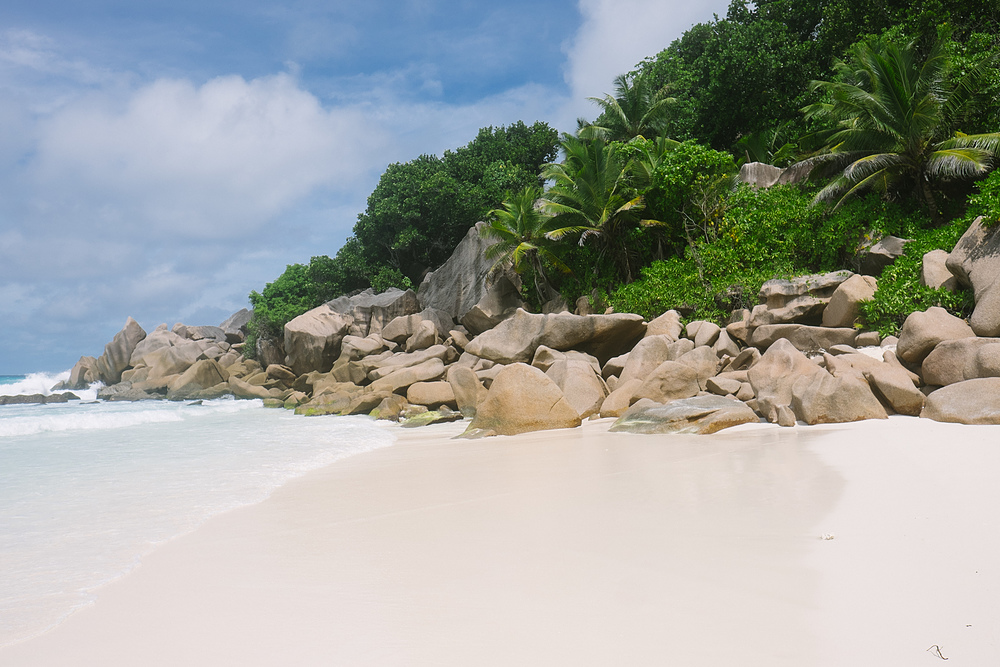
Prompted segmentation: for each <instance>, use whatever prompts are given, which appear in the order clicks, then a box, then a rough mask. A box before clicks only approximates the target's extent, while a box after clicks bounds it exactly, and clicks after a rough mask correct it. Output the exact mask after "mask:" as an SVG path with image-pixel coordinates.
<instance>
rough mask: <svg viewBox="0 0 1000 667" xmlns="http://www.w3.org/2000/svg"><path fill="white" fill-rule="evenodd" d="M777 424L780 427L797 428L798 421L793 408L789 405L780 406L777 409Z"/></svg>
mask: <svg viewBox="0 0 1000 667" xmlns="http://www.w3.org/2000/svg"><path fill="white" fill-rule="evenodd" d="M774 414H775V422H776V423H777V424H778V426H783V427H785V428H791V427H792V426H795V423H796V421H797V420H796V419H795V413H794V412H792V408H791V407H790V406H788V405H779V406H778V407H777V408H775V413H774Z"/></svg>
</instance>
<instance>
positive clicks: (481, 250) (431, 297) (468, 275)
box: [417, 222, 493, 331]
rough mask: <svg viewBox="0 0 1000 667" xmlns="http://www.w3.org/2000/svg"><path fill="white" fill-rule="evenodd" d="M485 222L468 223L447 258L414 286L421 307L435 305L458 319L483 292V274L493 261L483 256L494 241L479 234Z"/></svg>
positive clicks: (484, 288) (484, 278) (476, 301)
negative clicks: (461, 237) (471, 224)
mask: <svg viewBox="0 0 1000 667" xmlns="http://www.w3.org/2000/svg"><path fill="white" fill-rule="evenodd" d="M484 224H485V223H482V222H478V223H476V224H475V225H474V226H472V227H470V228H469V231H468V233H466V235H465V237H464V238H463V239H462V240H461V241H460V242H459V244H458V245H457V246H456V247H455V250H454V252H452V254H451V257H449V258H448V261H446V262H445V263H444V264H442V265H441V267H440V268H438V269H436V270H435V271H431V272H430V273H428V274H427V275H426V276H425V277H424V279H423V282H421V283H420V288H419V289H418V290H417V298H418V299H419V301H420V305H421V308H428V307H431V308H438V309H440V310H443V311H445V312H447V313H448V314H449V315H450V316H451V317H453V318H455V320H458V321H461V319H462V318H463V317H464V316H465V314H466V313H467V312H469V311H470V310H472V307H473V306H475V305H476V304H477V303H479V301H480V300H481V299H482V298H483V297H484V296H486V291H487V288H486V274H487V273H489V270H490V268H491V267H492V266H493V262H492V261H490V260H488V259H486V256H485V251H486V248H488V247H489V246H490V245H492V244H493V241H489V240H487V239H484V238H483V237H482V236H481V235H480V233H479V230H480V229H481V228H482V227H483V225H484ZM470 331H471V329H470Z"/></svg>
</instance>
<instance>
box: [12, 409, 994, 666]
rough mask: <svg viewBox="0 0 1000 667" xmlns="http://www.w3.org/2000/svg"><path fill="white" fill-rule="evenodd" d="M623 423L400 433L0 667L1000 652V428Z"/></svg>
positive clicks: (971, 657)
mask: <svg viewBox="0 0 1000 667" xmlns="http://www.w3.org/2000/svg"><path fill="white" fill-rule="evenodd" d="M612 421H613V420H598V421H592V422H585V424H584V426H583V427H581V428H577V429H566V430H559V431H539V432H535V433H529V434H523V435H519V436H497V437H494V438H487V439H484V440H477V441H468V440H461V441H458V440H450V439H449V437H450V436H451V435H454V434H457V433H458V432H461V430H463V429H464V427H465V424H464V423H462V422H458V423H453V424H443V425H437V426H431V427H425V428H421V429H402V428H398V427H389V429H390V430H391V431H392V433H393V435H394V436H396V438H397V441H396V442H395V443H394V444H393V445H391V446H389V447H385V448H381V449H376V450H373V451H370V452H366V453H363V454H358V455H356V456H351V457H348V458H345V459H341V460H340V461H337V462H335V463H333V464H331V465H329V466H327V467H325V468H322V469H319V470H316V471H312V472H310V473H307V474H306V475H304V476H302V477H298V478H295V479H293V480H291V481H290V482H288V483H286V484H285V485H283V486H282V487H280V488H279V489H277V490H276V491H274V492H273V493H272V494H271V496H270V497H269V498H268V499H267V500H265V501H263V502H261V503H259V504H255V505H251V506H247V507H243V508H239V509H236V510H233V511H231V512H227V513H225V514H223V515H219V516H217V517H215V518H213V519H210V520H209V521H208V522H206V523H204V524H202V526H201V527H199V528H197V529H196V530H195V531H194V532H192V533H188V534H186V535H184V536H181V537H179V538H177V539H175V540H173V541H171V542H169V543H167V544H165V545H163V546H162V547H161V548H159V549H157V550H156V551H154V552H153V553H152V554H151V555H150V556H148V557H147V558H144V559H143V562H142V563H141V565H140V566H139V567H138V568H136V569H135V570H133V572H132V573H130V574H129V575H127V576H126V577H124V578H122V579H120V580H118V581H116V582H114V583H112V584H110V585H108V586H107V587H106V588H104V589H103V590H102V591H101V592H100V593H99V595H98V601H97V603H96V604H94V605H92V606H91V607H88V608H85V609H83V610H80V611H77V612H76V613H74V614H73V615H72V616H70V617H69V618H68V619H67V620H65V621H64V622H63V623H62V624H61V625H59V626H58V627H56V628H55V629H53V630H50V631H48V632H47V633H45V634H43V635H40V636H38V637H35V638H34V639H30V640H27V641H26V642H23V643H19V644H15V645H13V646H10V647H6V648H4V649H0V662H5V663H10V664H17V665H32V664H69V663H72V664H94V665H97V664H101V665H125V664H146V665H155V664H205V665H209V664H222V663H230V664H247V665H254V664H261V665H263V664H277V663H283V664H304V665H309V664H380V665H383V664H390V665H391V664H400V665H404V664H406V665H410V664H456V665H457V664H511V663H512V662H520V663H523V664H558V663H559V662H560V661H562V662H565V661H566V660H567V659H571V661H572V662H573V663H574V664H613V663H615V662H618V663H620V664H625V663H629V662H632V663H638V662H647V663H648V662H649V661H653V660H656V661H659V660H662V659H664V658H665V657H669V658H670V659H671V660H672V661H677V662H678V663H679V664H692V665H717V664H724V663H725V662H726V661H728V662H729V664H736V663H737V662H738V663H739V664H762V665H763V664H768V665H775V664H777V665H783V664H788V665H793V664H798V665H801V664H810V665H827V664H828V665H836V664H846V663H845V662H844V661H849V660H857V659H858V658H859V656H864V659H865V661H869V659H870V660H871V661H872V662H873V664H874V663H879V664H893V662H896V663H898V664H903V663H906V664H909V661H912V660H919V659H922V658H920V657H916V656H917V655H918V654H921V653H923V652H924V651H925V649H927V648H928V647H929V646H931V645H938V646H940V647H942V649H943V655H944V656H947V657H949V658H957V659H958V660H959V661H958V662H955V663H953V664H958V665H961V664H970V665H972V664H984V663H983V662H982V661H983V660H987V659H990V658H993V659H995V658H996V657H997V656H998V655H1000V637H998V636H997V634H996V632H997V631H996V628H998V627H1000V623H998V621H1000V609H998V606H997V605H994V604H992V603H990V602H989V600H986V599H984V598H987V597H989V591H990V590H991V589H994V590H995V589H997V588H1000V573H998V572H997V568H996V567H995V566H994V565H993V563H996V562H1000V561H998V556H1000V537H998V536H997V535H996V534H995V533H996V531H995V530H991V529H990V526H991V523H990V518H991V514H992V512H993V510H992V508H993V507H996V506H997V502H996V501H998V500H1000V491H995V490H993V488H992V484H991V483H990V482H991V479H990V473H991V471H994V470H996V469H997V468H998V467H1000V453H997V454H994V453H993V451H991V448H990V447H989V444H990V436H991V435H993V436H994V439H995V431H996V429H995V427H970V426H961V425H946V424H938V423H936V422H935V423H933V425H930V426H928V424H927V420H920V421H918V419H917V418H905V417H904V418H899V417H897V418H893V419H890V420H888V421H887V422H886V421H880V422H878V423H873V422H861V423H854V424H837V425H828V426H824V427H803V426H799V427H796V428H794V429H782V428H780V427H776V426H773V425H748V426H744V427H736V428H735V429H729V430H727V431H723V432H720V433H718V434H715V435H713V436H662V437H657V436H642V435H633V434H618V433H607V432H606V431H607V427H608V426H609V425H610V423H612ZM942 439H943V441H942ZM667 443H669V444H667ZM942 454H946V456H942ZM953 480H961V484H960V485H958V486H955V485H954V484H953ZM916 510H919V511H920V513H921V515H920V516H916V517H915V516H912V515H913V514H914V513H915V511H916ZM824 536H826V537H829V538H832V539H823V537H824ZM875 592H879V594H875ZM991 633H992V634H991ZM723 640H724V641H723ZM920 643H925V644H926V645H922V646H918V645H917V644H920ZM82 656H83V657H82ZM904 656H905V657H904ZM81 660H85V661H86V662H81ZM963 660H966V661H965V662H963ZM623 661H624V662H623Z"/></svg>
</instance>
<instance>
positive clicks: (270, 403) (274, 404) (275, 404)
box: [264, 398, 285, 408]
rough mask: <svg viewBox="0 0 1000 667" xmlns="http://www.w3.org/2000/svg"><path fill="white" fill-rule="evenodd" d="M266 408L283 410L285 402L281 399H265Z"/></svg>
mask: <svg viewBox="0 0 1000 667" xmlns="http://www.w3.org/2000/svg"><path fill="white" fill-rule="evenodd" d="M264 407H265V408H283V407H285V402H284V401H283V400H281V399H280V398H265V399H264Z"/></svg>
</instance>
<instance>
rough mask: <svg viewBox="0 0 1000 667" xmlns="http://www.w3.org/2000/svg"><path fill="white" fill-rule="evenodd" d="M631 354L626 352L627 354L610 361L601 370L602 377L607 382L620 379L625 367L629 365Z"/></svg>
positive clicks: (612, 358)
mask: <svg viewBox="0 0 1000 667" xmlns="http://www.w3.org/2000/svg"><path fill="white" fill-rule="evenodd" d="M629 354H630V353H628V352H626V353H625V354H619V355H618V356H617V357H611V358H610V359H608V362H607V363H606V364H604V367H603V368H602V369H601V377H602V378H604V380H605V381H607V380H608V379H609V378H612V377H615V378H620V377H621V374H622V372H623V371H624V370H625V365H626V364H627V363H628V358H629Z"/></svg>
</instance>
